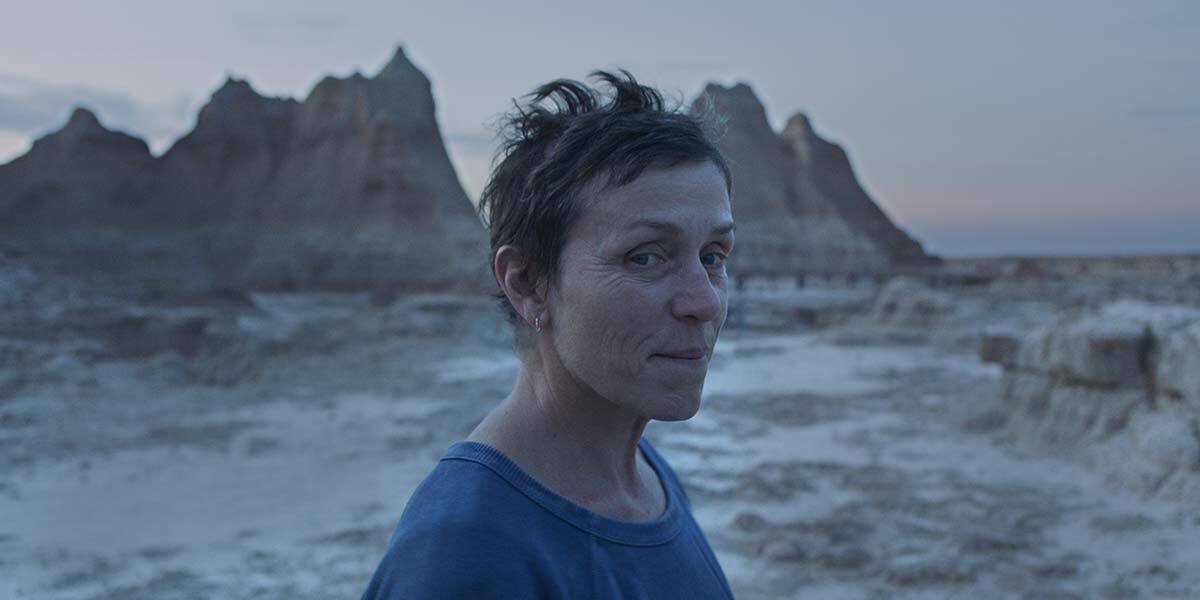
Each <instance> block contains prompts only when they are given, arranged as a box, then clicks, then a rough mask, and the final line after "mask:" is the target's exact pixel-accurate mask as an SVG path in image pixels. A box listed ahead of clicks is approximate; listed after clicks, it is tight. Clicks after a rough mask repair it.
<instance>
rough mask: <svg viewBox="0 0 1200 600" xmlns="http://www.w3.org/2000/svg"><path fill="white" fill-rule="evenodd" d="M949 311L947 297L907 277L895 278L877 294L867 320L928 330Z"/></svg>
mask: <svg viewBox="0 0 1200 600" xmlns="http://www.w3.org/2000/svg"><path fill="white" fill-rule="evenodd" d="M953 311H954V300H953V298H951V297H950V296H949V295H948V294H945V293H942V292H938V291H935V290H931V289H929V288H928V287H925V286H924V285H922V284H921V283H920V282H918V281H916V280H914V279H910V278H908V277H896V278H895V279H892V280H891V281H889V282H887V284H886V285H884V286H883V289H881V290H880V291H879V295H878V296H877V297H876V298H875V304H874V306H872V308H871V317H872V318H873V319H874V320H876V321H877V322H879V323H883V324H887V325H901V326H908V327H929V326H932V325H935V324H937V323H938V321H939V320H940V319H942V318H943V317H945V316H946V315H948V314H950V313H952V312H953Z"/></svg>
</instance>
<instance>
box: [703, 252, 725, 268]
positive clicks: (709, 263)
mask: <svg viewBox="0 0 1200 600" xmlns="http://www.w3.org/2000/svg"><path fill="white" fill-rule="evenodd" d="M726 258H728V257H727V256H725V255H724V254H722V253H720V252H709V253H707V254H704V255H703V256H701V257H700V262H702V263H704V266H706V267H723V266H725V259H726Z"/></svg>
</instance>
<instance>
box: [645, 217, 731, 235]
mask: <svg viewBox="0 0 1200 600" xmlns="http://www.w3.org/2000/svg"><path fill="white" fill-rule="evenodd" d="M638 227H647V228H650V229H658V230H660V231H665V232H667V233H674V234H679V233H683V229H682V228H680V227H679V226H678V225H676V224H674V223H669V222H667V221H655V220H652V219H641V220H638V221H634V222H633V223H630V224H629V229H636V228H638ZM733 231H734V225H733V223H723V224H721V225H717V226H716V227H713V230H712V232H711V233H710V234H709V235H712V236H722V235H728V234H730V233H733Z"/></svg>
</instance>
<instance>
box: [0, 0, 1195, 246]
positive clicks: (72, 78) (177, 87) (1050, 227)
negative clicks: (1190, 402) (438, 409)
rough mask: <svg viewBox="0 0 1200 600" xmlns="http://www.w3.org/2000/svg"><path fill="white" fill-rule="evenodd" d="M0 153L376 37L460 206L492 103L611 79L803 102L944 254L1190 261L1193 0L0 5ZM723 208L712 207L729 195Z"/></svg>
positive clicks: (870, 182) (158, 134)
mask: <svg viewBox="0 0 1200 600" xmlns="http://www.w3.org/2000/svg"><path fill="white" fill-rule="evenodd" d="M0 15H3V17H0V163H3V162H7V161H9V160H11V159H12V158H15V157H16V156H18V155H20V154H22V153H24V152H25V151H26V150H27V149H28V147H29V144H30V143H31V141H32V140H33V139H35V138H36V137H37V136H40V135H43V134H45V133H47V132H49V131H53V130H55V129H57V128H58V127H61V126H62V125H63V124H64V123H65V121H66V119H67V116H68V115H69V112H70V110H71V108H72V107H73V106H75V105H85V106H88V107H90V108H92V109H93V110H95V111H96V112H97V114H98V115H99V117H100V120H101V122H103V123H104V124H105V125H106V126H109V127H112V128H116V129H120V130H123V131H126V132H128V133H131V134H133V135H137V136H139V137H142V138H144V139H146V140H147V141H148V142H149V143H150V146H151V148H152V150H154V151H155V152H162V151H164V150H165V149H166V148H167V147H169V145H170V143H171V142H172V141H174V140H175V139H176V138H178V137H179V136H181V135H183V134H184V133H186V132H187V131H188V130H189V129H190V128H191V127H192V126H193V125H194V124H195V115H196V112H197V111H198V110H199V108H200V107H201V106H203V104H204V103H205V102H206V101H207V99H208V97H209V96H210V95H211V94H212V92H213V91H215V90H216V88H217V87H219V86H220V84H221V83H222V82H223V81H224V80H225V78H226V77H227V76H229V75H233V76H236V77H238V78H243V79H247V80H248V81H250V83H251V84H252V85H253V86H254V87H255V89H257V90H258V91H259V92H260V93H263V94H266V95H275V96H292V97H297V98H303V97H304V96H305V95H307V93H308V91H309V90H310V89H311V88H312V86H313V85H314V84H315V83H316V82H317V81H318V80H319V79H320V78H321V77H322V76H324V75H327V74H333V75H338V76H344V75H348V74H350V73H352V72H354V71H356V70H358V71H362V72H363V73H365V74H368V75H370V74H373V73H374V72H375V71H377V70H378V69H379V68H380V67H382V66H383V64H384V63H385V62H386V61H387V60H388V58H389V57H390V56H391V55H392V52H393V51H394V49H395V48H396V46H398V45H402V46H403V47H404V48H405V52H406V54H407V55H408V56H409V58H410V59H411V60H412V61H413V62H414V63H415V64H416V65H417V67H419V68H420V69H422V70H423V71H424V72H425V73H426V74H427V75H428V76H429V77H430V79H431V80H432V82H433V92H434V97H435V100H436V102H437V106H438V120H439V124H440V126H441V128H442V133H443V136H444V137H445V139H446V142H447V147H448V150H449V152H450V155H451V160H452V161H453V162H454V164H455V166H456V168H457V169H458V172H459V177H460V179H461V180H462V182H463V185H464V187H465V188H466V190H467V193H468V194H469V195H470V196H472V198H474V197H476V196H477V194H478V190H479V189H480V188H481V187H482V186H483V183H484V181H486V178H487V171H488V165H489V161H490V158H491V154H492V152H493V150H494V140H493V139H492V138H491V128H490V123H492V122H493V120H494V119H495V118H496V117H497V116H498V115H499V114H500V113H502V112H503V111H505V110H506V109H508V108H509V107H510V99H511V98H513V97H517V96H520V95H522V94H525V93H526V92H528V91H530V90H531V89H532V88H534V87H535V86H537V85H538V84H540V83H543V82H545V81H548V80H551V79H555V78H558V77H572V78H582V77H584V76H586V75H587V73H589V72H590V71H592V70H594V69H597V68H615V67H622V68H627V69H629V70H630V71H632V72H633V73H634V75H636V76H637V77H638V78H639V79H640V80H642V81H643V82H645V83H649V84H652V85H655V86H657V87H659V88H660V89H662V90H664V91H665V92H666V93H667V94H668V96H672V97H675V98H679V99H683V100H685V101H690V100H691V99H692V98H693V97H694V96H695V95H696V94H698V93H699V92H700V91H701V90H702V89H703V87H704V85H705V84H706V83H708V82H717V83H722V84H726V85H729V84H733V83H736V82H745V83H748V84H749V85H750V86H751V87H753V89H754V90H755V92H756V93H757V95H758V97H759V98H760V100H762V102H763V103H764V105H765V106H766V109H767V113H768V115H769V117H770V119H771V121H772V123H773V124H774V125H775V126H776V128H777V129H778V128H781V127H782V125H783V123H784V122H785V121H786V120H787V119H788V117H790V116H791V115H793V114H795V113H796V112H799V111H803V112H805V113H807V114H808V115H809V116H810V117H811V119H812V121H813V125H814V127H815V128H816V130H817V132H818V133H820V134H821V135H823V136H824V137H826V138H828V139H831V140H832V141H835V142H837V143H839V144H842V145H843V147H845V148H846V150H847V151H848V152H849V154H850V158H851V161H852V162H853V164H854V166H855V168H856V170H857V173H858V176H859V179H860V181H861V182H862V184H863V186H864V187H865V188H866V189H867V191H868V193H870V194H871V196H872V197H873V198H874V199H875V200H876V202H878V203H879V205H880V206H881V207H882V208H883V209H884V210H885V211H886V212H887V213H888V214H889V215H890V216H891V217H892V219H893V220H894V221H896V222H897V224H899V225H900V226H902V227H903V228H904V229H905V230H906V231H908V232H909V233H910V234H912V235H913V236H914V237H916V238H917V239H918V240H920V241H921V242H922V243H923V244H924V245H925V247H926V249H927V250H929V251H932V252H935V253H938V254H941V255H944V256H978V255H995V254H1009V255H1011V254H1134V253H1167V252H1180V253H1184V252H1186V253H1197V252H1200V2H1192V1H1188V0H1184V1H1167V0H1146V1H1142V2H1126V1H1122V2H1115V1H1107V0H1091V1H1086V2H1083V1H1056V2H1044V1H1042V2H1027V1H1024V0H1020V1H1016V0H1014V1H1006V2H969V3H968V2H960V1H928V2H884V1H880V2H847V1H830V2H805V1H795V0H792V1H778V2H745V3H741V2H739V3H735V2H722V3H710V2H704V1H700V0H691V1H676V0H661V1H658V2H653V3H647V2H625V1H623V0H610V1H608V2H604V3H599V2H589V3H572V2H568V1H566V0H557V1H555V2H534V1H532V0H505V1H504V2H461V1H456V0H441V1H438V2H403V1H396V0H389V1H386V2H382V1H381V2H353V1H343V2H337V3H333V2H327V3H321V2H307V3H303V4H301V3H296V2H289V1H283V0H258V1H256V2H226V1H219V0H208V1H206V2H188V3H183V2H167V1H163V0H153V1H148V0H130V1H119V2H91V1H86V2H85V1H77V2H62V1H55V0H43V1H39V2H36V3H26V2H17V1H15V0H0ZM734 211H735V218H736V199H735V206H734Z"/></svg>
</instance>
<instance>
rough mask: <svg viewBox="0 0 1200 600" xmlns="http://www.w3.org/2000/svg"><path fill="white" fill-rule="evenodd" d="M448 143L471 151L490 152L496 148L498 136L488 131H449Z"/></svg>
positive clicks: (446, 134)
mask: <svg viewBox="0 0 1200 600" xmlns="http://www.w3.org/2000/svg"><path fill="white" fill-rule="evenodd" d="M445 136H446V143H448V144H454V145H455V146H458V147H460V148H463V149H466V150H471V151H476V152H478V151H488V152H490V151H491V150H492V149H493V148H495V146H496V144H497V143H498V142H497V139H496V136H494V135H492V134H490V133H487V132H486V131H447V132H446V133H445Z"/></svg>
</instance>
